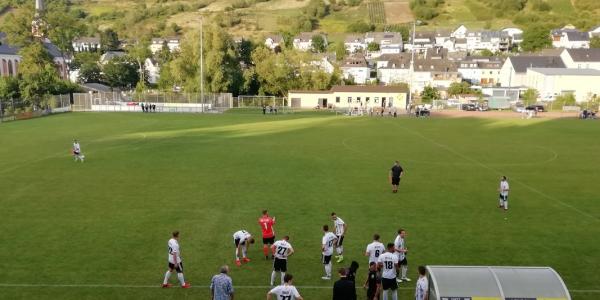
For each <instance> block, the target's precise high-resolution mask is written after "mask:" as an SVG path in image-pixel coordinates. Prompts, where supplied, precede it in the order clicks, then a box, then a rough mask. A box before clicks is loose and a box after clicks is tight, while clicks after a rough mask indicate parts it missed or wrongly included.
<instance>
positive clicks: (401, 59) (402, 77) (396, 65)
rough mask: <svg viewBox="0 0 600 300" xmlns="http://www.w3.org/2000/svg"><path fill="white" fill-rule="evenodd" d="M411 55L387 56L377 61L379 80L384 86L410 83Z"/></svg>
mask: <svg viewBox="0 0 600 300" xmlns="http://www.w3.org/2000/svg"><path fill="white" fill-rule="evenodd" d="M410 57H411V54H410V53H401V54H385V55H382V56H380V57H378V58H377V60H376V61H375V64H376V67H377V79H379V82H381V83H383V84H394V83H402V82H403V83H409V82H410Z"/></svg>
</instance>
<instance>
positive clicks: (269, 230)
mask: <svg viewBox="0 0 600 300" xmlns="http://www.w3.org/2000/svg"><path fill="white" fill-rule="evenodd" d="M262 214H263V215H262V217H260V219H258V225H260V228H261V229H262V238H263V253H264V254H265V259H269V249H271V245H273V244H274V243H275V231H274V230H273V225H275V218H274V217H273V218H271V217H270V216H269V214H268V212H267V210H266V209H265V210H263V211H262ZM271 258H272V256H271Z"/></svg>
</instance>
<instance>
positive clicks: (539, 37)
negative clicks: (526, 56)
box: [521, 26, 552, 52]
mask: <svg viewBox="0 0 600 300" xmlns="http://www.w3.org/2000/svg"><path fill="white" fill-rule="evenodd" d="M551 46H552V41H551V40H550V31H549V30H548V29H547V28H546V27H543V26H533V27H531V28H529V29H527V30H525V32H524V33H523V42H522V43H521V49H523V50H524V51H532V52H535V51H539V50H541V49H544V48H549V47H551Z"/></svg>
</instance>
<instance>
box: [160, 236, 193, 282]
mask: <svg viewBox="0 0 600 300" xmlns="http://www.w3.org/2000/svg"><path fill="white" fill-rule="evenodd" d="M167 245H168V246H169V255H168V260H169V270H167V273H165V280H164V281H163V284H162V287H163V288H168V287H171V286H172V285H171V284H170V283H169V277H171V274H172V273H173V270H175V271H176V272H177V279H179V283H181V287H182V288H184V289H187V288H190V284H189V283H187V282H185V279H184V278H183V262H182V261H181V253H180V251H179V231H174V232H173V234H172V237H171V239H170V240H169V242H167Z"/></svg>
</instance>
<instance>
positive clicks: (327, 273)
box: [325, 263, 331, 277]
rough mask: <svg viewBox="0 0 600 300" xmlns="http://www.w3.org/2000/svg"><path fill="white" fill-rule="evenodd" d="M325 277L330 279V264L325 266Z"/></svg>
mask: <svg viewBox="0 0 600 300" xmlns="http://www.w3.org/2000/svg"><path fill="white" fill-rule="evenodd" d="M325 275H327V277H331V263H328V264H326V265H325Z"/></svg>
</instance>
